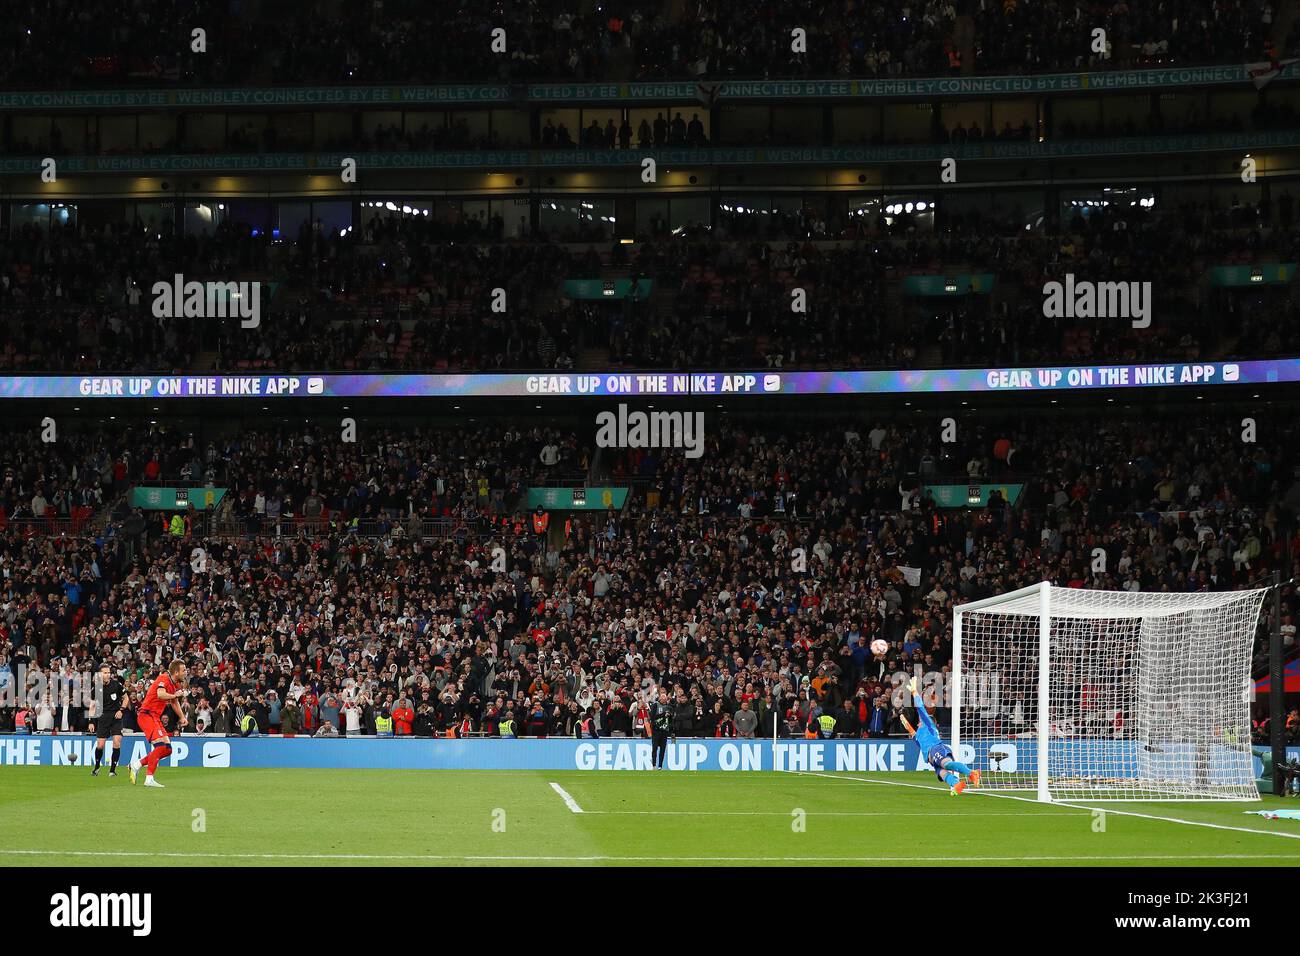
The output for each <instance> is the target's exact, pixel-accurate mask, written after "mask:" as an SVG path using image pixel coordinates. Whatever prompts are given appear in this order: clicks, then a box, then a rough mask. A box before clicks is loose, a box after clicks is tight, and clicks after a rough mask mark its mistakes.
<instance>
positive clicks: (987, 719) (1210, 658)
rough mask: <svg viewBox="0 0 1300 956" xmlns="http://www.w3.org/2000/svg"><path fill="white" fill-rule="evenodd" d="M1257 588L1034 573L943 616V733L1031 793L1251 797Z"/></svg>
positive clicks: (994, 780) (983, 767) (996, 785)
mask: <svg viewBox="0 0 1300 956" xmlns="http://www.w3.org/2000/svg"><path fill="white" fill-rule="evenodd" d="M1267 590H1268V589H1267V588H1263V589H1259V590H1252V591H1230V592H1217V593H1210V594H1144V593H1130V592H1127V591H1085V590H1080V589H1076V588H1057V587H1052V586H1050V585H1049V584H1047V583H1046V582H1044V583H1043V584H1039V585H1034V586H1032V587H1028V588H1022V589H1021V590H1018V591H1012V592H1009V593H1007V594H1002V595H998V596H996V597H991V598H987V599H985V600H982V601H975V602H973V603H971V604H964V605H960V606H958V607H957V608H956V609H955V611H954V614H953V668H952V715H953V717H952V722H953V726H952V745H953V750H954V751H955V752H956V753H957V754H958V757H959V759H965V760H966V761H967V762H968V763H971V766H972V767H974V768H976V769H978V770H980V771H981V778H982V779H981V781H980V786H981V787H984V788H988V789H994V790H1030V791H1035V792H1036V793H1037V795H1038V799H1039V800H1042V801H1050V800H1071V799H1075V800H1077V799H1092V800H1256V799H1258V798H1259V794H1258V792H1257V791H1256V788H1255V772H1254V757H1253V755H1252V753H1251V749H1250V702H1249V688H1250V660H1251V648H1252V645H1253V641H1254V638H1255V629H1256V624H1257V621H1258V618H1259V611H1260V606H1261V604H1262V603H1263V600H1264V595H1265V594H1266V593H1267Z"/></svg>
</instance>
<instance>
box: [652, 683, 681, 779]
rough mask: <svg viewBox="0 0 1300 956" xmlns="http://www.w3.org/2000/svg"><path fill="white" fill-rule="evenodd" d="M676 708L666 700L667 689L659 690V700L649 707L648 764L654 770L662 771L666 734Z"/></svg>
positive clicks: (666, 742)
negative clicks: (650, 742)
mask: <svg viewBox="0 0 1300 956" xmlns="http://www.w3.org/2000/svg"><path fill="white" fill-rule="evenodd" d="M675 709H676V708H674V707H673V705H672V702H671V701H669V700H668V688H666V687H660V688H659V699H658V700H657V701H655V702H654V703H653V704H651V705H650V732H651V737H650V739H651V740H652V741H653V743H652V745H651V747H650V763H651V765H652V766H653V767H654V769H656V770H662V769H664V756H665V755H666V754H667V753H668V734H669V733H670V732H671V731H672V729H673V712H674V710H675Z"/></svg>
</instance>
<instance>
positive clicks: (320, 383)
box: [0, 358, 1300, 400]
mask: <svg viewBox="0 0 1300 956" xmlns="http://www.w3.org/2000/svg"><path fill="white" fill-rule="evenodd" d="M1286 382H1300V359H1296V358H1286V359H1266V360H1260V361H1250V362H1195V363H1186V362H1170V363H1164V364H1161V363H1146V364H1143V365H1069V366H1018V367H1004V368H960V369H905V370H893V371H884V370H882V371H856V372H852V371H839V372H771V371H763V372H608V373H592V372H565V373H555V372H551V373H542V374H530V373H527V372H503V373H468V374H438V373H430V374H413V375H402V374H385V373H366V374H359V375H358V374H325V373H322V374H308V373H295V374H291V375H206V374H200V375H111V374H107V375H106V374H99V375H10V376H3V377H0V399H46V400H48V399H59V398H69V399H96V398H147V399H153V400H157V399H159V398H191V399H218V398H260V399H266V398H460V397H475V396H482V397H493V398H496V397H509V396H519V397H530V398H532V397H538V396H551V397H592V398H608V397H615V396H620V397H622V396H630V397H648V396H669V397H672V396H680V397H689V396H693V395H709V396H731V395H889V394H916V393H925V392H967V393H995V392H1001V393H1005V392H1017V393H1024V392H1059V391H1087V390H1091V389H1116V388H1123V389H1130V388H1138V389H1141V388H1189V387H1191V388H1204V387H1206V386H1217V385H1266V384H1276V383H1286Z"/></svg>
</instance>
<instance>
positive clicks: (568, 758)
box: [0, 734, 1300, 780]
mask: <svg viewBox="0 0 1300 956" xmlns="http://www.w3.org/2000/svg"><path fill="white" fill-rule="evenodd" d="M94 746H95V741H94V738H93V737H85V736H58V737H47V736H21V735H12V734H7V735H0V780H2V779H3V773H4V768H5V767H12V766H40V767H71V766H76V765H82V766H85V765H86V764H87V763H88V762H89V761H92V760H93V759H94ZM172 746H173V750H174V752H173V753H172V755H171V756H170V757H168V758H167V759H166V761H165V762H164V764H163V766H165V767H166V766H171V767H208V768H215V769H224V768H227V767H249V768H303V769H308V768H318V769H334V770H343V769H349V768H351V769H358V770H589V771H613V770H649V769H650V765H651V764H650V747H651V745H650V741H648V740H642V739H630V738H605V739H602V740H574V739H572V738H568V737H552V738H549V739H539V740H501V739H499V738H488V739H456V740H448V739H442V738H433V739H430V738H414V737H406V738H389V739H383V740H380V739H376V738H374V737H352V738H330V739H322V738H316V737H295V738H284V737H194V736H182V737H176V738H174V739H173V743H172ZM994 747H996V749H997V750H998V751H999V760H1000V761H1001V763H1000V765H999V769H1001V770H1003V771H1005V772H1007V773H1016V774H1032V773H1033V772H1034V769H1035V760H1034V757H1035V749H1034V741H1032V740H1020V741H1016V742H1013V741H1008V742H1004V743H996V744H984V745H981V747H980V751H979V752H977V751H976V750H975V749H973V748H971V747H968V746H966V745H962V747H961V748H960V756H961V757H962V758H963V759H966V760H967V761H974V762H975V764H976V765H977V766H981V767H987V766H988V765H989V764H988V758H987V750H989V749H992V748H994ZM1138 747H1139V744H1138V743H1136V742H1134V741H1116V740H1086V739H1077V738H1072V739H1069V740H1059V741H1053V743H1052V755H1053V757H1052V759H1053V762H1054V763H1056V761H1057V760H1061V761H1063V763H1062V765H1063V766H1071V765H1074V766H1082V765H1083V764H1082V758H1084V757H1085V756H1086V757H1087V758H1088V760H1089V764H1088V765H1089V766H1090V767H1099V766H1102V765H1108V766H1105V770H1104V773H1105V775H1107V776H1116V777H1122V776H1129V775H1131V774H1132V772H1133V771H1132V768H1133V767H1134V766H1136V765H1137V762H1138V761H1137V760H1136V759H1135V758H1134V754H1135V751H1136V750H1137V748H1138ZM1220 749H1222V748H1220ZM146 753H147V749H146V744H145V741H144V738H143V737H139V736H128V737H127V738H126V739H125V740H124V741H123V761H124V762H125V761H129V760H132V759H135V758H143V757H144V756H145V754H146ZM1287 753H1288V756H1289V757H1292V758H1300V747H1291V748H1289V749H1288V751H1287ZM1241 757H1242V755H1241V754H1238V753H1236V752H1233V753H1232V754H1231V755H1229V754H1228V753H1227V752H1226V751H1225V752H1224V753H1222V754H1218V755H1215V756H1212V758H1211V760H1210V767H1211V771H1210V772H1211V774H1212V776H1213V775H1214V774H1217V773H1224V774H1226V773H1228V772H1229V771H1230V770H1231V768H1232V767H1233V766H1234V761H1236V760H1239V759H1240V758H1241ZM1252 759H1253V760H1254V770H1255V775H1256V776H1257V775H1258V773H1259V771H1260V768H1261V764H1260V762H1259V760H1258V758H1252ZM666 764H667V766H668V767H669V768H670V769H672V770H688V771H721V772H736V771H766V770H774V769H775V770H779V771H787V772H805V773H864V772H871V773H905V772H911V771H919V770H920V771H924V770H928V769H929V767H928V765H927V764H926V763H925V759H924V756H923V755H922V754H921V752H920V750H919V748H918V747H917V746H916V744H915V743H914V742H913V741H912V740H910V739H909V740H893V739H887V740H779V741H775V742H774V741H771V740H727V739H715V738H703V739H686V738H682V739H678V740H675V741H673V742H671V743H670V744H669V745H668V754H667V760H666Z"/></svg>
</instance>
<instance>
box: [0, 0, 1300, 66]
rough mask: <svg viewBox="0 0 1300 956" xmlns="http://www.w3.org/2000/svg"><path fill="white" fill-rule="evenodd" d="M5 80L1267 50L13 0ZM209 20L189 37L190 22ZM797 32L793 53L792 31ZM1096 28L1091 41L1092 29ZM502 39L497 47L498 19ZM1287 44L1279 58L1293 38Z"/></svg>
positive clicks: (967, 26) (342, 7) (1077, 15)
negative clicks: (199, 37)
mask: <svg viewBox="0 0 1300 956" xmlns="http://www.w3.org/2000/svg"><path fill="white" fill-rule="evenodd" d="M9 6H10V7H11V8H12V9H8V10H6V16H5V17H4V19H3V20H0V82H4V83H5V84H6V85H7V86H18V87H24V88H32V87H46V88H50V87H67V86H73V87H84V86H91V85H95V84H107V83H123V82H137V83H142V84H145V83H151V84H155V85H157V84H160V83H182V84H198V85H211V84H230V85H234V84H246V83H249V82H252V83H262V84H266V85H272V84H274V85H281V84H284V85H289V84H308V83H328V84H335V83H382V82H437V81H450V80H453V79H454V80H455V81H461V82H463V81H466V80H473V81H496V82H505V81H511V82H521V81H527V80H549V79H555V80H578V81H582V80H587V81H597V80H635V79H694V78H711V79H725V78H728V77H737V78H758V77H803V76H814V77H829V76H836V77H848V76H864V77H895V76H937V75H954V74H960V73H963V72H965V71H967V70H973V71H975V72H980V73H989V72H992V73H1023V72H1046V71H1051V70H1069V69H1088V70H1098V69H1106V68H1110V67H1114V66H1146V65H1161V64H1178V65H1192V64H1202V63H1242V62H1249V61H1258V60H1261V59H1264V58H1265V50H1266V48H1267V45H1268V44H1269V43H1271V42H1273V41H1275V40H1277V39H1278V38H1276V37H1275V36H1274V24H1273V16H1274V5H1273V4H1272V3H1270V2H1268V0H1159V2H1151V3H1142V4H1128V3H1109V4H1102V5H1100V6H1098V5H1095V4H1088V3H1083V2H1075V0H908V2H905V3H902V4H901V5H897V4H895V5H891V4H887V3H883V2H880V0H848V2H845V0H798V2H792V3H781V4H777V3H773V2H771V0H729V2H726V3H721V2H718V0H687V2H685V3H682V4H674V5H664V4H662V3H658V2H655V0H618V2H609V0H606V2H603V3H599V4H590V3H589V4H582V5H579V7H578V9H575V8H574V4H572V3H563V2H559V0H526V2H519V3H493V4H490V5H488V6H486V7H481V8H478V7H476V8H466V9H463V10H446V9H441V8H435V7H431V6H430V5H429V4H427V3H424V2H420V0H386V2H385V3H383V4H376V3H373V2H371V0H332V2H327V3H323V4H312V5H302V4H296V3H288V2H270V0H268V2H263V3H258V4H248V5H243V4H240V5H236V6H233V7H232V6H231V5H230V4H226V3H221V2H218V0H193V2H189V3H172V2H170V0H104V2H101V3H96V4H94V5H92V6H87V5H85V4H77V3H75V2H72V0H49V2H46V3H40V4H33V3H14V4H10V5H9ZM196 28H202V29H204V30H205V31H206V36H205V38H204V39H205V41H206V42H205V44H204V47H203V49H201V50H196V49H195V40H194V36H193V30H195V29H196ZM796 28H802V29H803V30H805V31H806V44H805V47H804V48H800V49H796V48H795V46H794V44H793V43H792V35H791V31H792V30H794V29H796ZM1098 28H1101V29H1104V30H1105V31H1106V39H1105V44H1104V49H1103V50H1102V51H1101V52H1094V38H1093V31H1094V30H1095V29H1098ZM495 29H502V30H504V31H505V37H504V41H505V46H504V49H501V50H500V51H499V52H493V51H492V50H491V42H492V39H493V37H492V31H493V30H495ZM1293 39H1294V38H1293V36H1288V37H1286V38H1282V40H1283V42H1281V43H1279V44H1278V55H1279V56H1281V55H1285V51H1286V50H1288V49H1291V48H1292V46H1293V45H1294V44H1293Z"/></svg>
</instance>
